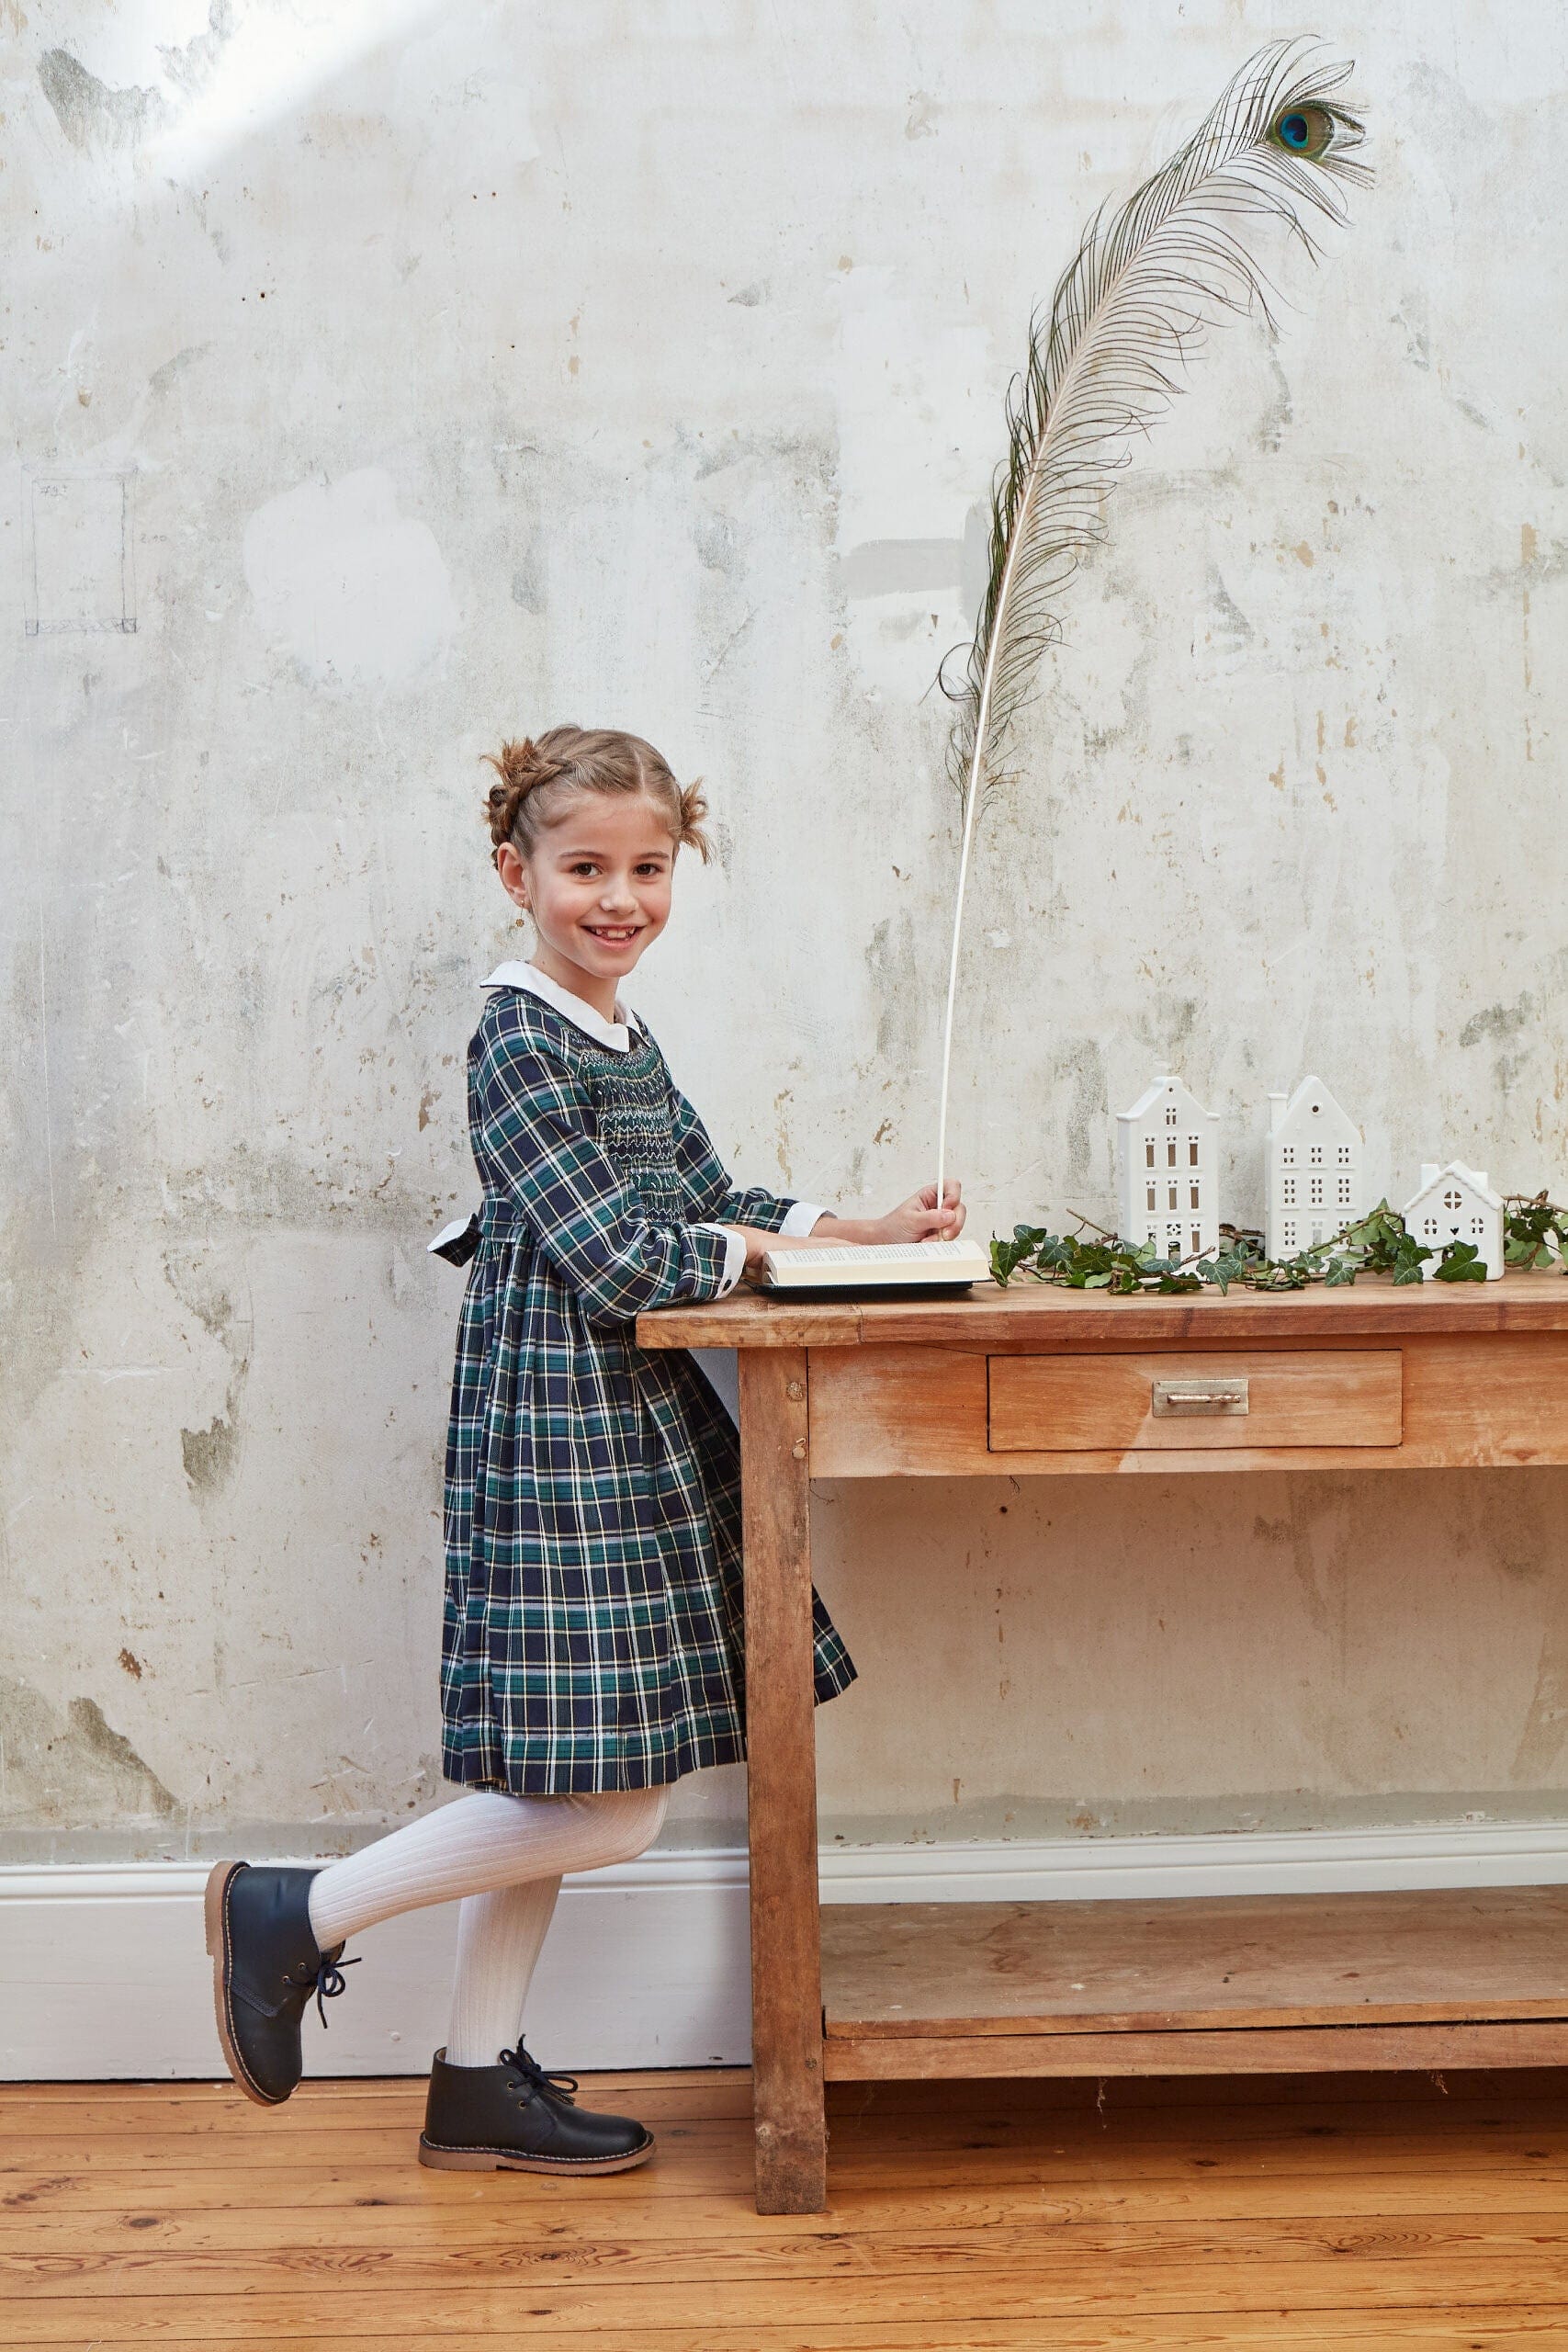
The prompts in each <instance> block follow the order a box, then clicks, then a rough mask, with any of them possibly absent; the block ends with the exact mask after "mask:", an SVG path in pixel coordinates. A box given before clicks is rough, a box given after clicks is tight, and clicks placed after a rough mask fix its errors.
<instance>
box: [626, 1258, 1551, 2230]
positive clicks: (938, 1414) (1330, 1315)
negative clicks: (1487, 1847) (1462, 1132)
mask: <svg viewBox="0 0 1568 2352" xmlns="http://www.w3.org/2000/svg"><path fill="white" fill-rule="evenodd" d="M637 1338H638V1340H639V1342H640V1343H641V1344H642V1345H643V1346H644V1347H648V1348H666V1347H681V1348H684V1347H734V1348H738V1349H739V1351H740V1357H739V1363H740V1438H741V1454H742V1464H743V1480H744V1513H745V1578H746V1652H747V1689H748V1703H747V1740H748V1750H749V1758H750V1766H749V1773H750V1778H749V1798H748V1804H749V1813H750V1848H751V2001H752V2034H753V2043H754V2054H753V2068H754V2081H755V2098H756V2147H757V2206H758V2211H761V2212H765V2213H779V2212H798V2213H811V2212H818V2211H820V2210H821V2208H822V2206H823V2204H824V2202H825V2199H826V2195H827V2140H826V2130H825V2123H824V2103H823V2086H824V2083H825V2082H826V2081H829V2080H835V2079H847V2080H854V2081H859V2080H864V2079H866V2078H867V2077H870V2076H874V2075H880V2076H888V2075H906V2076H914V2077H927V2076H931V2075H950V2076H951V2075H1072V2074H1085V2075H1112V2074H1127V2073H1135V2074H1168V2073H1203V2074H1212V2073H1231V2072H1238V2071H1243V2070H1248V2071H1250V2070H1258V2071H1284V2072H1294V2071H1297V2070H1304V2069H1310V2068H1321V2069H1325V2070H1333V2069H1337V2068H1348V2067H1356V2068H1361V2067H1406V2066H1429V2067H1436V2066H1443V2065H1465V2066H1492V2065H1495V2066H1505V2065H1548V2064H1562V2063H1565V2062H1568V1889H1563V1888H1558V1887H1523V1888H1512V1889H1498V1890H1474V1889H1470V1890H1464V1891H1461V1892H1457V1893H1455V1892H1449V1891H1434V1892H1428V1893H1416V1894H1382V1895H1365V1894H1355V1895H1340V1896H1330V1897H1324V1896H1320V1895H1312V1896H1302V1895H1294V1896H1292V1895H1282V1896H1269V1897H1252V1896H1247V1897H1243V1898H1234V1899H1232V1898H1224V1899H1219V1900H1213V1899H1204V1900H1197V1899H1191V1900H1189V1899H1184V1898H1178V1899H1173V1900H1168V1901H1163V1902H1159V1903H1155V1904H1142V1903H1136V1902H1127V1901H1114V1902H1104V1903H1034V1904H1027V1903H1007V1904H964V1905H940V1904H886V1905H881V1904H879V1905H837V1906H830V1907H829V1912H828V1914H827V1917H826V1918H825V1919H824V1918H823V1916H822V1914H821V1912H820V1910H819V1905H818V1879H817V1769H816V1744H815V1737H814V1727H813V1707H812V1660H811V1528H810V1510H809V1495H810V1481H811V1479H812V1478H814V1477H817V1478H885V1477H922V1476H942V1477H953V1476H979V1477H994V1476H998V1475H999V1476H1009V1477H1018V1476H1040V1477H1063V1476H1097V1475H1104V1474H1107V1473H1110V1474H1112V1475H1121V1476H1126V1475H1129V1474H1131V1475H1133V1476H1137V1475H1139V1474H1141V1473H1145V1472H1152V1473H1155V1474H1156V1475H1159V1476H1168V1475H1169V1474H1170V1473H1172V1472H1187V1471H1217V1470H1230V1471H1240V1470H1345V1469H1362V1470H1404V1469H1422V1470H1428V1469H1449V1468H1456V1467H1462V1468H1485V1469H1496V1470H1506V1469H1511V1468H1515V1467H1517V1466H1520V1465H1526V1464H1540V1463H1561V1462H1568V1280H1564V1279H1563V1278H1562V1276H1560V1275H1556V1274H1552V1273H1530V1274H1509V1275H1507V1276H1506V1278H1505V1279H1504V1280H1503V1281H1502V1282H1500V1283H1485V1284H1479V1283H1477V1284H1452V1285H1451V1284H1448V1283H1420V1284H1408V1285H1404V1286H1401V1287H1398V1288H1395V1287H1394V1286H1393V1284H1392V1283H1389V1282H1388V1281H1387V1280H1386V1279H1376V1280H1374V1279H1369V1278H1367V1277H1365V1276H1363V1278H1362V1279H1361V1280H1360V1281H1359V1283H1356V1284H1355V1285H1354V1286H1353V1287H1351V1288H1347V1289H1341V1290H1332V1291H1330V1290H1324V1289H1321V1288H1320V1289H1314V1290H1310V1291H1305V1292H1297V1293H1295V1294H1293V1295H1283V1296H1274V1297H1263V1296H1258V1295H1256V1294H1253V1293H1248V1292H1234V1291H1233V1292H1232V1294H1231V1295H1230V1296H1229V1297H1228V1298H1221V1297H1220V1296H1219V1295H1217V1294H1216V1293H1213V1292H1203V1293H1201V1294H1200V1295H1197V1296H1194V1297H1179V1298H1147V1297H1140V1298H1131V1299H1112V1298H1108V1297H1106V1296H1105V1295H1103V1294H1099V1295H1094V1294H1089V1293H1085V1292H1071V1291H1063V1290H1056V1289H1047V1288H1044V1287H1043V1286H1042V1285H1039V1284H1036V1283H1028V1282H1024V1283H1015V1284H1014V1285H1013V1286H1012V1287H1011V1288H1010V1289H1008V1290H1006V1291H1001V1290H998V1289H996V1288H995V1287H994V1286H992V1285H990V1284H988V1283H987V1284H983V1285H980V1286H979V1287H977V1288H976V1290H975V1291H973V1292H972V1293H971V1294H969V1295H967V1296H964V1297H958V1298H947V1299H941V1300H934V1299H933V1300H923V1301H922V1300H919V1299H915V1300H893V1299H887V1300H882V1301H878V1302H866V1303H858V1302H850V1301H839V1300H829V1301H827V1302H824V1303H820V1304H814V1303H807V1302H795V1303H791V1302H788V1301H784V1300H779V1299H773V1298H769V1297H765V1296H762V1295H758V1294H755V1293H752V1292H749V1291H744V1290H743V1291H739V1292H737V1293H735V1294H733V1295H731V1296H730V1297H729V1298H728V1299H725V1300H723V1301H722V1302H720V1303H719V1304H717V1305H716V1306H694V1307H666V1308H663V1309H661V1310H660V1311H658V1312H656V1313H653V1314H649V1315H645V1316H643V1317H641V1318H640V1320H639V1322H638V1325H637Z"/></svg>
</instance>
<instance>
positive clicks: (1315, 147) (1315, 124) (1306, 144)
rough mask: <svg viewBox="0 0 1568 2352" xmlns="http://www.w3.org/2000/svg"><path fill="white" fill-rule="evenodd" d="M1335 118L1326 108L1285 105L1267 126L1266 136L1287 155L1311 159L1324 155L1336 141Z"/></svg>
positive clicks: (1313, 160)
mask: <svg viewBox="0 0 1568 2352" xmlns="http://www.w3.org/2000/svg"><path fill="white" fill-rule="evenodd" d="M1337 129H1338V123H1337V119H1336V117H1335V115H1334V113H1333V112H1332V110H1331V109H1330V108H1329V107H1316V106H1303V107H1286V109H1285V111H1284V113H1283V114H1281V115H1276V117H1275V118H1274V120H1273V121H1272V122H1271V123H1270V124H1269V137H1270V138H1271V139H1272V140H1273V141H1275V143H1276V145H1278V146H1280V147H1283V148H1284V149H1285V151H1286V153H1288V154H1292V155H1304V156H1306V157H1307V158H1308V160H1309V161H1311V162H1315V161H1316V160H1317V159H1318V158H1319V157H1321V156H1324V155H1326V154H1327V153H1328V151H1329V149H1330V148H1331V147H1332V146H1333V145H1334V143H1335V134H1336V132H1337Z"/></svg>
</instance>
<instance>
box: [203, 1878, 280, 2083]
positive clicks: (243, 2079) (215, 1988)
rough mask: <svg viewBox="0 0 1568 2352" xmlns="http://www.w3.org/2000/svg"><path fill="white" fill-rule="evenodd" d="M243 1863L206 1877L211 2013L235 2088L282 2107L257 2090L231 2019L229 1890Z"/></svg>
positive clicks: (225, 2062) (224, 2059)
mask: <svg viewBox="0 0 1568 2352" xmlns="http://www.w3.org/2000/svg"><path fill="white" fill-rule="evenodd" d="M244 1867H245V1866H244V1864H243V1862H216V1863H214V1865H213V1867H212V1869H211V1870H210V1871H209V1872H208V1875H207V1902H206V1906H205V1909H206V1921H207V1949H208V1951H209V1953H210V1954H211V1956H212V2011H213V2018H214V2021H215V2022H216V2024H217V2027H218V2039H219V2041H220V2044H221V2046H222V2051H223V2062H224V2064H225V2065H226V2066H227V2067H228V2069H229V2072H230V2074H231V2075H232V2076H233V2079H234V2083H235V2086H236V2087H237V2088H238V2089H240V2090H243V2092H244V2094H245V2097H246V2098H248V2099H250V2100H251V2101H252V2102H253V2104H254V2105H255V2106H256V2107H281V2106H282V2104H283V2102H282V2100H281V2099H276V2098H267V2096H266V2093H265V2091H259V2090H257V2088H256V2086H255V2085H254V2083H253V2082H252V2080H251V2078H250V2076H249V2075H247V2074H246V2072H245V2062H244V2060H243V2058H242V2057H241V2055H240V2051H239V2045H238V2044H237V2042H236V2041H235V2040H234V2034H233V2028H232V2026H231V2022H230V2017H229V1937H228V1932H227V1920H228V1898H229V1889H230V1887H231V1884H232V1883H233V1882H234V1880H235V1879H236V1878H237V1877H238V1875H239V1873H240V1872H241V1871H243V1869H244Z"/></svg>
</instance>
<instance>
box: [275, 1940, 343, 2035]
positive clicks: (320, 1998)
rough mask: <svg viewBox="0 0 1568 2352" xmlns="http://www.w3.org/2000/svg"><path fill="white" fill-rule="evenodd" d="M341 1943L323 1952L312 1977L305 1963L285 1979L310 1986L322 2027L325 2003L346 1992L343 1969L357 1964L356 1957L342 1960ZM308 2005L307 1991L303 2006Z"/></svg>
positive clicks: (324, 2023)
mask: <svg viewBox="0 0 1568 2352" xmlns="http://www.w3.org/2000/svg"><path fill="white" fill-rule="evenodd" d="M342 1952H343V1946H342V1945H341V1944H339V1945H338V1946H337V1948H336V1950H335V1951H329V1952H323V1953H322V1954H321V1961H320V1962H319V1964H318V1966H317V1967H316V1969H315V1971H314V1973H313V1978H312V1972H311V1970H310V1967H309V1965H308V1964H307V1965H306V1967H305V1968H304V1969H303V1970H302V1971H301V1973H300V1974H299V1976H293V1975H290V1976H289V1977H288V1978H287V1979H286V1982H287V1983H288V1984H290V1985H310V1990H311V1992H313V1993H314V1994H315V1996H316V2015H317V2016H318V2017H319V2018H321V2024H322V2026H323V2028H324V2027H325V2025H326V2022H327V2003H328V2002H329V2001H335V2000H336V1999H337V1996H338V1995H339V1994H340V1993H346V1992H347V1990H348V1980H347V1978H346V1977H345V1976H344V1973H343V1972H344V1969H345V1968H357V1967H358V1965H359V1961H358V1958H357V1957H355V1959H353V1960H343V1959H342V1958H341V1955H342ZM305 2006H306V2007H307V2008H309V2007H310V1993H307V1994H306V1996H305Z"/></svg>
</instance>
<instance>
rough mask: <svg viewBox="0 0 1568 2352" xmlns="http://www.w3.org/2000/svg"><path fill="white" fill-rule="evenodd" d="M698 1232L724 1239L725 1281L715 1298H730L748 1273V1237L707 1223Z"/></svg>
mask: <svg viewBox="0 0 1568 2352" xmlns="http://www.w3.org/2000/svg"><path fill="white" fill-rule="evenodd" d="M818 1214H820V1212H818ZM696 1230H697V1231H698V1232H699V1233H718V1234H722V1235H723V1237H724V1279H723V1281H722V1282H721V1283H719V1286H718V1288H717V1290H716V1291H715V1293H714V1296H715V1297H716V1298H728V1295H729V1294H730V1292H731V1291H732V1290H733V1289H734V1288H735V1285H736V1283H738V1282H739V1280H740V1277H741V1275H742V1274H743V1273H744V1272H746V1236H745V1235H744V1234H743V1233H740V1232H738V1231H737V1229H736V1227H734V1226H732V1225H709V1224H707V1223H706V1222H705V1221H704V1222H702V1223H699V1225H698V1226H697V1227H696Z"/></svg>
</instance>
